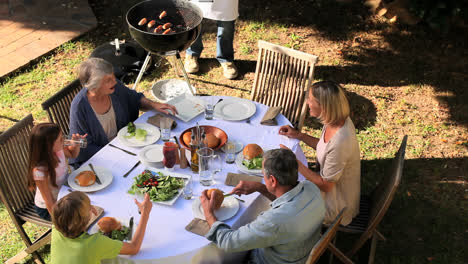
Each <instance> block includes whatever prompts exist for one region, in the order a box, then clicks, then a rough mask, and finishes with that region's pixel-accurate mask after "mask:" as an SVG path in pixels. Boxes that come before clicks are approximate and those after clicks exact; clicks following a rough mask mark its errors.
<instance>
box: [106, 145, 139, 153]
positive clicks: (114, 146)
mask: <svg viewBox="0 0 468 264" xmlns="http://www.w3.org/2000/svg"><path fill="white" fill-rule="evenodd" d="M109 146H111V147H113V148H116V149H120V150H121V151H123V152H125V153H127V154H130V155H132V156H136V154H135V153H133V152H130V151H128V150H126V149H123V148H119V147H117V146H116V145H112V144H109Z"/></svg>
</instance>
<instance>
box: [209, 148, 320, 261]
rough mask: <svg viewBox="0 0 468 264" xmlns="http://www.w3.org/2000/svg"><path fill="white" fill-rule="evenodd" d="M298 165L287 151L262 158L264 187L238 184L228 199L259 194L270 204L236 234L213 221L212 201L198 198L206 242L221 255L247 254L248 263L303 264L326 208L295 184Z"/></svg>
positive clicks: (316, 194) (307, 186)
mask: <svg viewBox="0 0 468 264" xmlns="http://www.w3.org/2000/svg"><path fill="white" fill-rule="evenodd" d="M297 177H298V165H297V161H296V156H295V155H294V153H293V152H292V151H290V150H286V149H274V150H270V151H267V152H266V153H265V154H264V155H263V179H264V181H265V184H262V183H258V182H246V181H241V182H240V183H239V184H238V185H237V186H236V187H235V188H234V189H233V190H232V192H231V193H234V194H238V195H241V194H251V193H253V192H259V193H261V194H262V195H264V196H265V197H267V198H268V199H270V200H271V201H272V202H271V203H270V207H271V208H270V209H269V210H267V211H265V212H263V213H261V214H260V215H259V216H258V217H257V219H255V220H254V221H253V222H251V223H250V224H248V225H245V226H242V227H240V228H239V229H238V230H233V229H231V228H230V227H229V226H228V225H226V224H225V223H223V222H220V221H218V220H217V219H216V216H215V215H214V213H213V212H214V210H213V199H210V197H208V196H207V191H204V192H203V193H202V196H201V197H200V200H201V204H202V206H203V211H204V214H205V217H206V220H207V222H208V224H209V225H210V231H209V232H208V234H207V235H206V238H208V239H209V240H211V241H213V242H214V243H215V244H216V245H217V246H218V247H219V248H220V249H222V250H224V251H226V252H240V251H247V250H251V251H250V254H249V261H250V263H268V264H275V263H278V264H279V263H297V264H299V263H305V262H306V260H307V257H308V255H309V253H310V250H311V249H312V247H313V246H314V244H315V243H316V242H317V241H318V239H319V237H320V229H321V226H322V221H323V218H324V216H325V205H324V202H323V200H322V197H321V195H320V190H319V189H318V188H317V186H315V184H313V183H312V182H309V181H303V182H297Z"/></svg>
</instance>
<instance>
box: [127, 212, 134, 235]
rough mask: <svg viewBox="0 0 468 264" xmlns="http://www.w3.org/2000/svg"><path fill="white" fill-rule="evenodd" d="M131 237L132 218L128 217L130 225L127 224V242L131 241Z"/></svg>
mask: <svg viewBox="0 0 468 264" xmlns="http://www.w3.org/2000/svg"><path fill="white" fill-rule="evenodd" d="M132 237H133V216H132V217H130V223H129V224H128V235H127V240H128V241H131V240H132Z"/></svg>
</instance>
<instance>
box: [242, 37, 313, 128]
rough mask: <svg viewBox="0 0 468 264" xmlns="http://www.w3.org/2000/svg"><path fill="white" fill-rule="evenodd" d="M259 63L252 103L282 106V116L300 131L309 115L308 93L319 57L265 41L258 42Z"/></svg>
mask: <svg viewBox="0 0 468 264" xmlns="http://www.w3.org/2000/svg"><path fill="white" fill-rule="evenodd" d="M258 48H259V51H258V59H257V67H256V70H255V78H254V83H253V88H252V93H251V95H250V100H252V101H257V102H259V103H262V104H265V105H268V106H272V107H273V106H282V107H283V111H282V114H283V115H284V116H286V118H288V119H289V121H290V122H291V123H292V124H293V126H294V127H295V128H296V129H298V130H299V131H300V130H301V129H302V126H303V125H304V119H305V117H306V113H307V104H306V99H307V90H308V89H309V87H310V86H311V85H312V83H313V79H314V78H313V77H314V66H315V63H316V62H317V59H318V57H317V56H314V55H311V54H307V53H304V52H301V51H297V50H294V49H290V48H285V47H282V46H278V45H275V44H272V43H269V42H266V41H262V40H260V41H258Z"/></svg>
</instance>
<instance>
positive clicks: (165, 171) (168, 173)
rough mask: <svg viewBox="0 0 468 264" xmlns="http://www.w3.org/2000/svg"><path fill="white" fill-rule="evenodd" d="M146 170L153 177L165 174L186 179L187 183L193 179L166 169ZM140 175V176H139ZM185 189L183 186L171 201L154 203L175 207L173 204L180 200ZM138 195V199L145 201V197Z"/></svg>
mask: <svg viewBox="0 0 468 264" xmlns="http://www.w3.org/2000/svg"><path fill="white" fill-rule="evenodd" d="M146 170H149V171H151V172H152V173H153V175H154V174H156V173H157V172H161V173H162V174H164V175H166V176H167V175H169V176H172V177H176V178H183V179H185V181H187V180H189V179H191V178H192V176H190V175H187V174H181V173H176V172H172V171H167V170H165V169H162V170H160V169H156V168H146ZM141 172H143V171H141ZM141 172H140V173H139V174H141ZM139 174H138V175H139ZM138 175H137V176H135V177H138ZM135 177H133V178H135ZM134 181H135V180H132V184H133V183H134ZM129 188H130V186H129ZM183 189H184V187H183V186H182V187H181V188H180V189H179V191H178V192H177V194H176V195H175V196H174V197H172V199H171V200H169V201H163V202H153V203H157V204H164V205H173V204H174V203H175V201H176V200H177V198H179V196H180V195H181V194H182V190H183ZM136 195H137V196H138V197H140V198H141V199H143V195H139V194H136Z"/></svg>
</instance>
